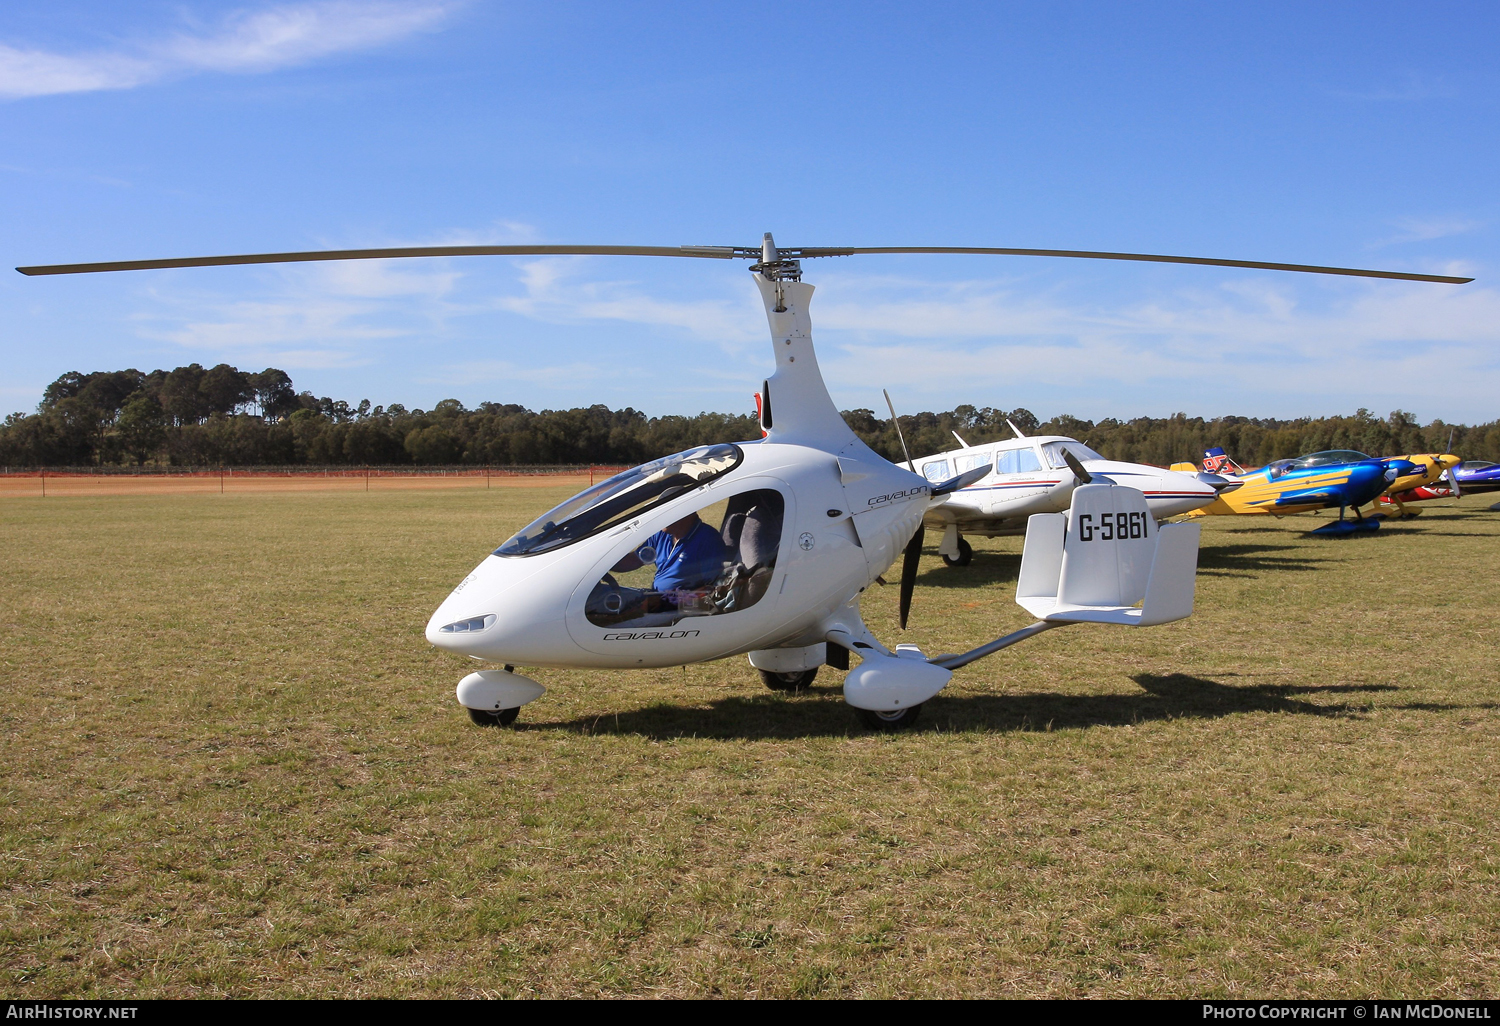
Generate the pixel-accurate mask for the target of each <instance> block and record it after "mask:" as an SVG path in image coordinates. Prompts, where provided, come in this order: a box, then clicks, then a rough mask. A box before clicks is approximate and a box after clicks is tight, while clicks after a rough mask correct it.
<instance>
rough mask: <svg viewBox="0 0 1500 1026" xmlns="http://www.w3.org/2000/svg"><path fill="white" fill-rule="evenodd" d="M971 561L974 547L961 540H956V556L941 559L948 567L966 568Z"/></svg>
mask: <svg viewBox="0 0 1500 1026" xmlns="http://www.w3.org/2000/svg"><path fill="white" fill-rule="evenodd" d="M973 561H974V546H972V545H970V544H969V543H968V542H966V541H964V540H963V539H962V538H960V539H959V540H958V555H956V556H944V557H943V562H944V563H947V564H948V565H949V566H968V565H969V564H970V563H972V562H973Z"/></svg>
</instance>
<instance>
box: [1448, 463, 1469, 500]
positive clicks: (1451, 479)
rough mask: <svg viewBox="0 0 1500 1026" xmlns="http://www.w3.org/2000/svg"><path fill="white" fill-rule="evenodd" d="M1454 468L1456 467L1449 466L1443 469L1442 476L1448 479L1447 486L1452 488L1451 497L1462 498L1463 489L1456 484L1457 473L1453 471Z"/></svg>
mask: <svg viewBox="0 0 1500 1026" xmlns="http://www.w3.org/2000/svg"><path fill="white" fill-rule="evenodd" d="M1456 469H1458V468H1456V467H1449V468H1448V469H1447V470H1445V471H1443V476H1444V477H1446V478H1447V479H1448V487H1449V488H1451V489H1452V490H1453V497H1454V498H1455V499H1462V498H1463V497H1464V490H1463V489H1462V488H1460V487H1459V486H1458V475H1457V474H1455V473H1454V471H1455V470H1456Z"/></svg>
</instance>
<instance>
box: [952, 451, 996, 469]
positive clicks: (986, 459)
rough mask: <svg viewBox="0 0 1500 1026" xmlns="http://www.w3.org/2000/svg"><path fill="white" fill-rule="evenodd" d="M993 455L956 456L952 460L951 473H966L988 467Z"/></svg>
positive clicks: (985, 453)
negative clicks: (976, 468) (977, 468)
mask: <svg viewBox="0 0 1500 1026" xmlns="http://www.w3.org/2000/svg"><path fill="white" fill-rule="evenodd" d="M993 458H994V453H988V452H981V453H977V454H975V455H972V456H958V457H955V458H954V460H953V472H954V473H955V474H963V473H967V472H968V471H970V470H973V469H974V468H975V467H984V466H988V465H989V463H990V460H991V459H993Z"/></svg>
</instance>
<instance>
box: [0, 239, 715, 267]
mask: <svg viewBox="0 0 1500 1026" xmlns="http://www.w3.org/2000/svg"><path fill="white" fill-rule="evenodd" d="M734 255H735V247H733V246H401V247H397V248H394V249H324V250H312V251H309V252H305V253H243V254H239V255H236V256H205V257H174V258H171V259H168V260H112V261H105V262H103V263H96V264H44V265H40V266H36V267H17V268H16V270H18V271H20V272H21V273H22V274H88V273H92V272H95V271H146V270H152V269H156V268H163V267H222V266H225V265H228V264H290V263H302V262H305V261H311V260H390V259H395V258H399V257H451V256H659V257H701V258H705V259H710V260H728V259H730V258H732V257H733V256H734Z"/></svg>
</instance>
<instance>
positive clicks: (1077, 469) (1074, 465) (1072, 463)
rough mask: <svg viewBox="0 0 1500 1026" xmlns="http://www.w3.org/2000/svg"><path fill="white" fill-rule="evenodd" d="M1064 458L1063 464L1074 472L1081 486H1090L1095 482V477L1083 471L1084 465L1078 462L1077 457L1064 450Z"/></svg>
mask: <svg viewBox="0 0 1500 1026" xmlns="http://www.w3.org/2000/svg"><path fill="white" fill-rule="evenodd" d="M1062 458H1063V462H1064V463H1066V464H1067V465H1068V469H1069V470H1071V471H1072V472H1073V476H1074V477H1076V478H1078V483H1079V484H1088V483H1089V482H1091V481H1093V480H1094V475H1092V474H1090V473H1089V472H1088V471H1087V470H1084V469H1083V464H1082V463H1079V462H1078V457H1077V456H1074V455H1073V454H1072V453H1070V452H1069V451H1068V450H1066V449H1064V450H1062Z"/></svg>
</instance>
